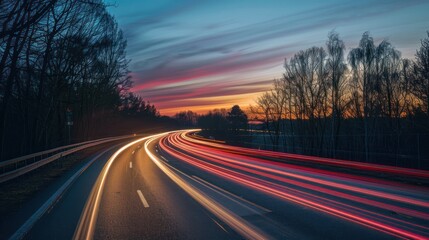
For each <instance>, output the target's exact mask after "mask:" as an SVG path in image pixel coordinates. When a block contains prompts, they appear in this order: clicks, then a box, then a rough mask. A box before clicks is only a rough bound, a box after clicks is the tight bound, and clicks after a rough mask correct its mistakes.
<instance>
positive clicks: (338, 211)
mask: <svg viewBox="0 0 429 240" xmlns="http://www.w3.org/2000/svg"><path fill="white" fill-rule="evenodd" d="M159 146H160V149H161V150H162V151H163V152H165V153H167V154H169V155H170V156H172V157H174V158H176V159H178V160H180V161H183V162H185V163H187V164H190V165H192V166H194V167H197V168H199V169H202V170H204V171H206V172H208V173H211V174H214V175H217V176H220V177H222V178H224V179H227V180H229V181H233V182H235V183H238V184H241V185H244V186H246V187H249V188H251V189H254V190H257V191H260V192H263V193H265V194H269V195H271V196H275V197H278V198H280V199H283V200H285V201H289V202H293V203H295V204H299V205H303V206H306V207H309V208H312V209H315V210H318V211H321V212H324V213H327V214H330V215H334V216H337V217H340V218H342V219H345V220H348V221H352V222H355V223H358V224H361V225H364V226H367V227H369V228H372V229H376V230H378V231H382V232H385V233H387V234H391V235H393V236H396V237H401V238H412V239H427V238H428V237H429V227H428V224H427V222H428V220H429V201H428V200H429V195H428V194H427V193H428V192H429V191H427V190H428V189H427V188H425V187H419V186H412V185H407V184H404V183H399V182H396V181H391V180H382V179H378V178H375V177H367V176H359V175H357V174H352V173H342V172H338V171H334V170H323V169H317V168H312V167H308V166H298V165H294V164H290V163H283V162H279V161H280V160H287V159H292V160H294V161H297V160H299V161H304V162H306V163H311V164H315V165H316V164H317V165H326V166H330V167H340V168H352V169H355V170H359V171H366V172H374V173H375V172H377V173H385V174H390V175H395V176H405V177H414V178H419V179H423V180H428V179H429V172H427V171H421V170H413V169H404V168H397V167H389V166H382V165H375V164H366V163H356V162H347V161H341V160H336V159H327V158H319V157H311V156H303V155H296V154H287V153H278V152H271V151H262V150H255V149H248V148H241V147H235V146H229V145H226V144H223V143H222V142H219V141H211V140H207V139H203V138H201V137H198V136H196V135H194V134H193V131H187V132H181V133H180V132H178V133H172V134H169V135H168V136H165V137H163V138H161V140H160V141H159ZM267 158H269V159H275V160H278V161H270V160H267ZM392 213H395V214H392ZM404 216H405V217H404Z"/></svg>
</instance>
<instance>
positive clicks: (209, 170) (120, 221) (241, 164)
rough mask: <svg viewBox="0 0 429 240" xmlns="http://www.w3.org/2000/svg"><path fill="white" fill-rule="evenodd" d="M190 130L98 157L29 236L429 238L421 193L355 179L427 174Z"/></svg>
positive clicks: (428, 209) (428, 196)
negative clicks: (233, 142)
mask: <svg viewBox="0 0 429 240" xmlns="http://www.w3.org/2000/svg"><path fill="white" fill-rule="evenodd" d="M194 133H195V132H194V131H177V132H171V133H168V134H167V133H166V134H159V135H154V136H150V137H147V138H142V139H139V140H136V141H134V142H131V143H128V144H126V145H125V144H122V145H120V146H116V147H113V148H111V149H106V150H105V151H104V152H101V153H99V154H98V155H97V156H94V157H93V160H94V162H93V163H92V164H91V165H90V166H89V167H88V168H87V169H85V171H83V172H82V174H80V175H79V177H78V178H77V179H76V180H75V181H74V182H73V184H71V186H70V187H68V188H67V190H66V191H65V192H64V194H62V196H61V198H59V199H58V200H56V201H55V204H53V206H52V207H51V208H50V209H49V211H48V212H47V213H45V214H44V215H43V216H42V217H41V218H40V219H37V221H35V224H34V225H33V226H32V227H31V228H30V229H29V230H28V231H27V232H26V234H25V238H27V239H71V238H75V239H92V238H94V239H243V238H246V239H392V238H393V239H396V238H405V239H425V238H426V239H427V238H429V224H428V222H429V191H428V190H429V189H428V188H427V187H425V186H418V185H416V184H407V183H404V182H400V181H397V180H389V179H383V178H380V177H376V176H375V177H371V176H368V175H366V176H364V175H359V174H356V172H359V171H368V172H371V171H372V172H375V173H380V172H385V173H386V174H390V175H398V176H400V177H402V178H410V179H411V178H413V179H422V180H427V179H429V178H428V176H429V174H428V173H427V172H425V171H414V170H407V169H398V168H390V167H382V166H377V165H366V164H352V165H347V166H343V165H342V164H343V162H342V161H335V160H328V159H321V158H312V157H306V156H298V155H287V154H280V153H273V152H269V151H259V150H251V149H244V148H238V147H232V146H228V145H225V144H223V143H222V142H218V141H213V140H207V139H201V138H200V137H198V136H197V135H195V134H194ZM273 160H276V161H273ZM299 161H302V162H304V163H305V164H296V162H299ZM336 167H338V169H339V170H338V169H336ZM346 168H347V169H353V171H350V172H348V171H344V169H346ZM11 232H13V231H11ZM10 236H12V235H10ZM15 236H16V235H15Z"/></svg>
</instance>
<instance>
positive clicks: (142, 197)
mask: <svg viewBox="0 0 429 240" xmlns="http://www.w3.org/2000/svg"><path fill="white" fill-rule="evenodd" d="M137 194H138V195H139V197H140V200H141V201H142V203H143V206H144V207H145V208H148V207H149V203H147V201H146V198H144V196H143V193H142V191H140V190H137Z"/></svg>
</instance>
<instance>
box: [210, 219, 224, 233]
mask: <svg viewBox="0 0 429 240" xmlns="http://www.w3.org/2000/svg"><path fill="white" fill-rule="evenodd" d="M210 219H211V220H213V222H214V223H216V225H218V227H220V228H221V229H222V230H223V231H224V232H226V233H228V231H226V229H225V228H224V227H223V226H222V225H220V223H218V222H217V221H216V220H214V219H213V218H210Z"/></svg>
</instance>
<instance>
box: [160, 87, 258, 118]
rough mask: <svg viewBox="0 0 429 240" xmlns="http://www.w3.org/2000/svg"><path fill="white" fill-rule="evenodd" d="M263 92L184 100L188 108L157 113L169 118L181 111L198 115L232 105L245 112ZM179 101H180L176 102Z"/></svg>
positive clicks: (166, 108)
mask: <svg viewBox="0 0 429 240" xmlns="http://www.w3.org/2000/svg"><path fill="white" fill-rule="evenodd" d="M263 92H264V91H261V92H254V93H246V94H237V95H229V96H219V97H203V98H193V99H186V101H187V102H189V103H190V104H189V106H188V107H165V108H162V107H161V108H160V109H159V111H160V113H161V115H164V116H170V117H171V116H174V115H175V114H176V113H178V112H181V111H188V110H190V111H193V112H195V113H198V114H205V113H208V112H209V111H211V110H214V109H222V108H224V109H227V110H228V109H230V108H231V107H232V106H234V105H239V106H240V108H241V109H243V110H244V111H246V110H247V109H248V107H249V105H252V104H254V103H255V100H256V99H257V98H258V96H260V95H261V94H262V93H263ZM180 101H181V100H178V101H176V102H180Z"/></svg>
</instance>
